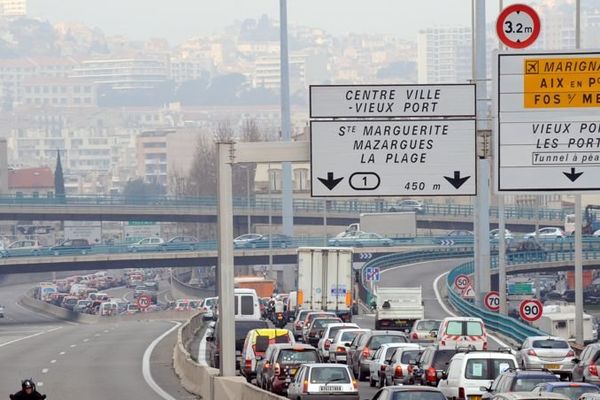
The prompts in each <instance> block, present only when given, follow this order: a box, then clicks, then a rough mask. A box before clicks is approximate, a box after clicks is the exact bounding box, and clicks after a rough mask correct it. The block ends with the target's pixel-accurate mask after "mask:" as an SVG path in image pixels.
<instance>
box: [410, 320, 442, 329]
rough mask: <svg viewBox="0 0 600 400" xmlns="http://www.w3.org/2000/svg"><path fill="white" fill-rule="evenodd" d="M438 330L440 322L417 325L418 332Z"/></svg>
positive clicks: (423, 322)
mask: <svg viewBox="0 0 600 400" xmlns="http://www.w3.org/2000/svg"><path fill="white" fill-rule="evenodd" d="M439 328H440V321H419V322H418V323H417V328H416V329H417V330H418V331H437V330H438V329H439Z"/></svg>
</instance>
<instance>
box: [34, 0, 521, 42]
mask: <svg viewBox="0 0 600 400" xmlns="http://www.w3.org/2000/svg"><path fill="white" fill-rule="evenodd" d="M505 3H506V4H510V3H511V2H510V1H506V2H505ZM100 4H101V6H100ZM497 10H498V2H497V1H488V19H490V18H494V16H495V15H496V13H497ZM29 12H30V14H31V15H32V16H38V17H41V18H47V19H49V20H50V21H53V22H57V21H69V22H82V23H85V24H87V25H91V26H97V27H98V28H100V29H102V30H103V31H104V32H105V33H106V34H110V35H115V34H120V35H127V36H129V37H131V38H132V39H148V38H151V37H164V38H167V39H168V40H169V41H171V42H178V41H181V40H184V39H187V38H190V37H193V36H198V35H205V34H209V33H215V32H219V31H221V30H222V29H223V28H224V27H225V26H228V25H231V24H232V23H233V22H234V21H235V20H243V19H246V18H258V17H259V16H260V15H262V14H266V15H268V16H269V17H271V18H276V19H278V18H279V1H278V0H221V1H207V0H172V1H164V0H126V1H123V0H103V1H102V2H99V1H96V0H31V1H30V3H29ZM470 13H471V1H470V0H418V1H412V0H368V1H365V0H291V1H289V2H288V15H289V21H290V23H291V24H297V25H304V26H310V27H315V28H321V29H324V30H325V31H327V32H328V33H331V34H336V35H339V34H344V33H352V32H354V33H378V34H381V33H387V34H394V35H398V36H400V37H402V38H407V39H414V38H415V37H416V35H417V32H418V30H419V29H423V28H426V27H427V26H432V25H467V24H470V18H471V17H470Z"/></svg>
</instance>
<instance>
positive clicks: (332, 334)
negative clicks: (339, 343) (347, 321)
mask: <svg viewBox="0 0 600 400" xmlns="http://www.w3.org/2000/svg"><path fill="white" fill-rule="evenodd" d="M342 328H343V327H342V326H335V327H331V328H329V335H328V336H327V339H333V338H334V337H335V335H337V333H338V332H339V331H340V329H342Z"/></svg>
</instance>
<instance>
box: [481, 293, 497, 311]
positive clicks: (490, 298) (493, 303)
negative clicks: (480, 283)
mask: <svg viewBox="0 0 600 400" xmlns="http://www.w3.org/2000/svg"><path fill="white" fill-rule="evenodd" d="M483 301H484V303H485V307H486V308H487V309H488V310H490V311H498V310H500V293H498V292H488V293H487V294H486V295H485V298H484V300H483Z"/></svg>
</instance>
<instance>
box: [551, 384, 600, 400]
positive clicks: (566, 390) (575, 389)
mask: <svg viewBox="0 0 600 400" xmlns="http://www.w3.org/2000/svg"><path fill="white" fill-rule="evenodd" d="M599 391H600V389H599V388H597V387H590V386H579V385H577V384H573V385H569V386H559V387H555V388H554V390H552V392H553V393H559V394H563V395H565V396H567V397H568V398H570V399H578V398H579V396H581V395H582V394H584V393H598V392H599Z"/></svg>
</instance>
